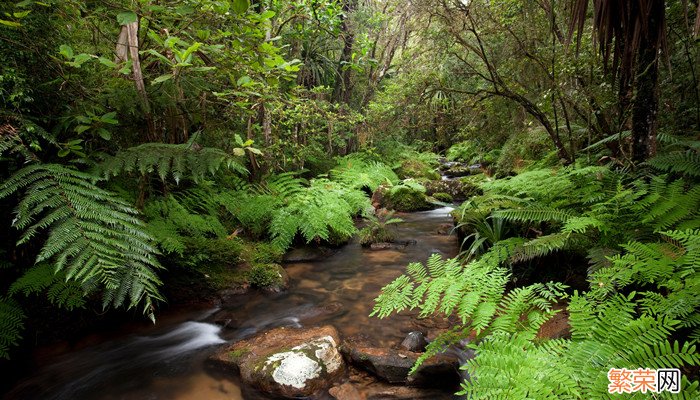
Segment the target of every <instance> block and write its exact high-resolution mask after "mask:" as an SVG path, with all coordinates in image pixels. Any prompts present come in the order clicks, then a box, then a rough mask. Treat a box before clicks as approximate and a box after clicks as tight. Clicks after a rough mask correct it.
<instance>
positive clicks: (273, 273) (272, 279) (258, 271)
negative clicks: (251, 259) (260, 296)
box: [248, 264, 282, 288]
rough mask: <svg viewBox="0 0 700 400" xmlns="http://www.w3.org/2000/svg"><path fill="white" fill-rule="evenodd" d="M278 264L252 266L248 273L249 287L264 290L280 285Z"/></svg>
mask: <svg viewBox="0 0 700 400" xmlns="http://www.w3.org/2000/svg"><path fill="white" fill-rule="evenodd" d="M280 268H282V267H280V266H279V264H254V265H253V267H252V268H251V269H250V271H249V272H248V281H249V282H250V284H251V285H253V286H256V287H260V288H264V287H268V286H274V285H279V284H281V283H282V277H281V276H280V271H279V269H280Z"/></svg>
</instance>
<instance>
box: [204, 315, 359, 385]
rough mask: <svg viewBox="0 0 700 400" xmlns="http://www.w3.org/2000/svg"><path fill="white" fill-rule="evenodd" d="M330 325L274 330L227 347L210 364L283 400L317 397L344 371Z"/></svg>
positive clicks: (336, 339)
mask: <svg viewBox="0 0 700 400" xmlns="http://www.w3.org/2000/svg"><path fill="white" fill-rule="evenodd" d="M339 342H340V339H339V336H338V332H337V331H336V329H335V328H333V327H332V326H323V327H320V328H310V329H295V328H277V329H273V330H270V331H267V332H264V333H261V334H258V335H256V336H254V337H252V338H250V339H246V340H243V341H240V342H237V343H235V344H233V345H231V346H228V347H226V348H224V349H222V350H221V351H219V352H218V353H216V354H214V355H213V356H211V357H210V362H213V363H215V364H218V365H223V366H224V367H225V368H229V369H233V370H237V371H239V373H240V375H241V379H242V380H243V382H245V383H246V384H248V385H251V386H253V387H255V388H256V389H257V390H259V391H261V392H263V393H266V394H269V395H271V396H278V397H284V398H297V397H307V396H313V395H318V394H319V393H321V392H323V391H325V390H327V389H328V388H329V387H330V386H331V385H332V384H333V382H334V381H335V380H337V379H339V378H340V377H341V376H342V375H343V373H344V370H345V365H344V362H343V358H342V357H341V355H340V353H339V352H338V349H337V347H336V346H337V344H338V343H339Z"/></svg>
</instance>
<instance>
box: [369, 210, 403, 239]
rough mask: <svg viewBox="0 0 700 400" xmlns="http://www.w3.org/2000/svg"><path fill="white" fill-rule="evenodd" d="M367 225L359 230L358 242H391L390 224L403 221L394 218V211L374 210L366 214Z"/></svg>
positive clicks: (393, 236)
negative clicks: (374, 211)
mask: <svg viewBox="0 0 700 400" xmlns="http://www.w3.org/2000/svg"><path fill="white" fill-rule="evenodd" d="M366 218H367V226H365V227H364V228H362V229H361V230H360V232H359V236H360V244H361V245H362V246H369V245H371V244H372V243H386V242H393V241H394V238H395V234H394V232H393V231H392V230H391V225H394V224H398V223H400V222H403V220H402V219H401V218H394V211H387V212H381V213H380V212H376V213H375V214H368V215H366Z"/></svg>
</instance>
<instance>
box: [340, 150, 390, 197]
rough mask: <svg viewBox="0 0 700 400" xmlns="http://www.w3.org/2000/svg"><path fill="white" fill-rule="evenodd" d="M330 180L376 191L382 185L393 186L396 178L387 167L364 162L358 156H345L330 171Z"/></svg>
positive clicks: (372, 162) (373, 162) (374, 162)
mask: <svg viewBox="0 0 700 400" xmlns="http://www.w3.org/2000/svg"><path fill="white" fill-rule="evenodd" d="M330 175H331V179H333V180H334V181H337V182H340V183H342V184H344V185H346V186H348V187H352V188H356V189H362V188H363V187H367V188H369V189H370V190H371V191H375V190H377V188H378V187H379V186H380V185H382V184H390V185H394V184H396V183H397V182H398V181H399V178H398V176H396V174H395V173H394V171H393V170H392V169H391V168H389V167H388V166H386V165H384V164H382V163H380V162H377V161H365V160H364V159H363V158H361V157H358V156H346V157H344V158H342V159H340V160H339V162H338V166H337V167H336V168H334V169H333V170H331V173H330Z"/></svg>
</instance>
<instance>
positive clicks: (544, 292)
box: [370, 249, 564, 337]
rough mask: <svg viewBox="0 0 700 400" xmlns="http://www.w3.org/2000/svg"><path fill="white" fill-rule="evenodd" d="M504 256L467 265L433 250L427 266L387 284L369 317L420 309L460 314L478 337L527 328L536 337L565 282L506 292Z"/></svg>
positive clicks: (412, 267) (412, 269)
mask: <svg viewBox="0 0 700 400" xmlns="http://www.w3.org/2000/svg"><path fill="white" fill-rule="evenodd" d="M498 250H499V249H492V250H490V251H489V253H491V252H492V251H493V252H497V251H498ZM489 253H487V254H489ZM499 261H500V258H499V257H488V256H485V257H482V258H481V259H478V260H476V261H473V262H471V263H469V264H466V266H464V265H462V264H461V263H460V261H459V260H457V259H448V260H443V259H442V258H441V257H440V256H439V255H437V254H434V255H432V256H431V257H430V258H429V259H428V261H427V263H426V266H425V267H423V266H422V265H421V264H418V263H413V264H410V265H409V267H408V268H407V269H408V275H402V276H400V277H399V278H397V279H396V280H394V281H393V282H392V283H390V284H389V285H387V286H386V287H384V288H383V289H382V293H381V294H380V295H379V296H378V297H377V298H376V299H375V305H374V308H373V310H372V313H371V314H370V316H378V317H379V318H385V317H387V316H388V315H390V314H392V313H394V312H400V311H403V310H406V309H415V308H418V309H420V314H419V315H420V316H423V317H425V316H428V315H432V314H436V313H439V314H442V315H445V316H449V315H451V314H452V313H456V315H457V316H458V317H460V319H461V320H462V323H463V324H466V325H465V327H466V328H468V329H473V330H475V331H476V332H477V335H478V336H479V337H481V336H484V335H487V334H488V333H490V332H493V331H503V332H516V331H525V332H528V333H529V334H530V335H531V336H534V334H535V333H536V332H537V329H539V326H540V325H541V324H542V323H544V322H545V321H546V320H547V319H548V317H549V316H551V315H552V309H551V305H552V303H553V302H554V301H556V299H557V298H558V297H561V296H562V295H563V289H564V286H563V285H560V284H553V283H552V284H546V285H545V284H536V285H531V286H528V287H526V288H520V289H517V290H516V291H514V292H511V293H510V294H509V295H506V296H504V292H505V286H506V284H507V283H508V281H509V278H510V274H509V273H508V271H507V269H505V268H502V267H499V266H498V264H499ZM523 316H527V318H526V319H525V320H523V319H522V318H523Z"/></svg>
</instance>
